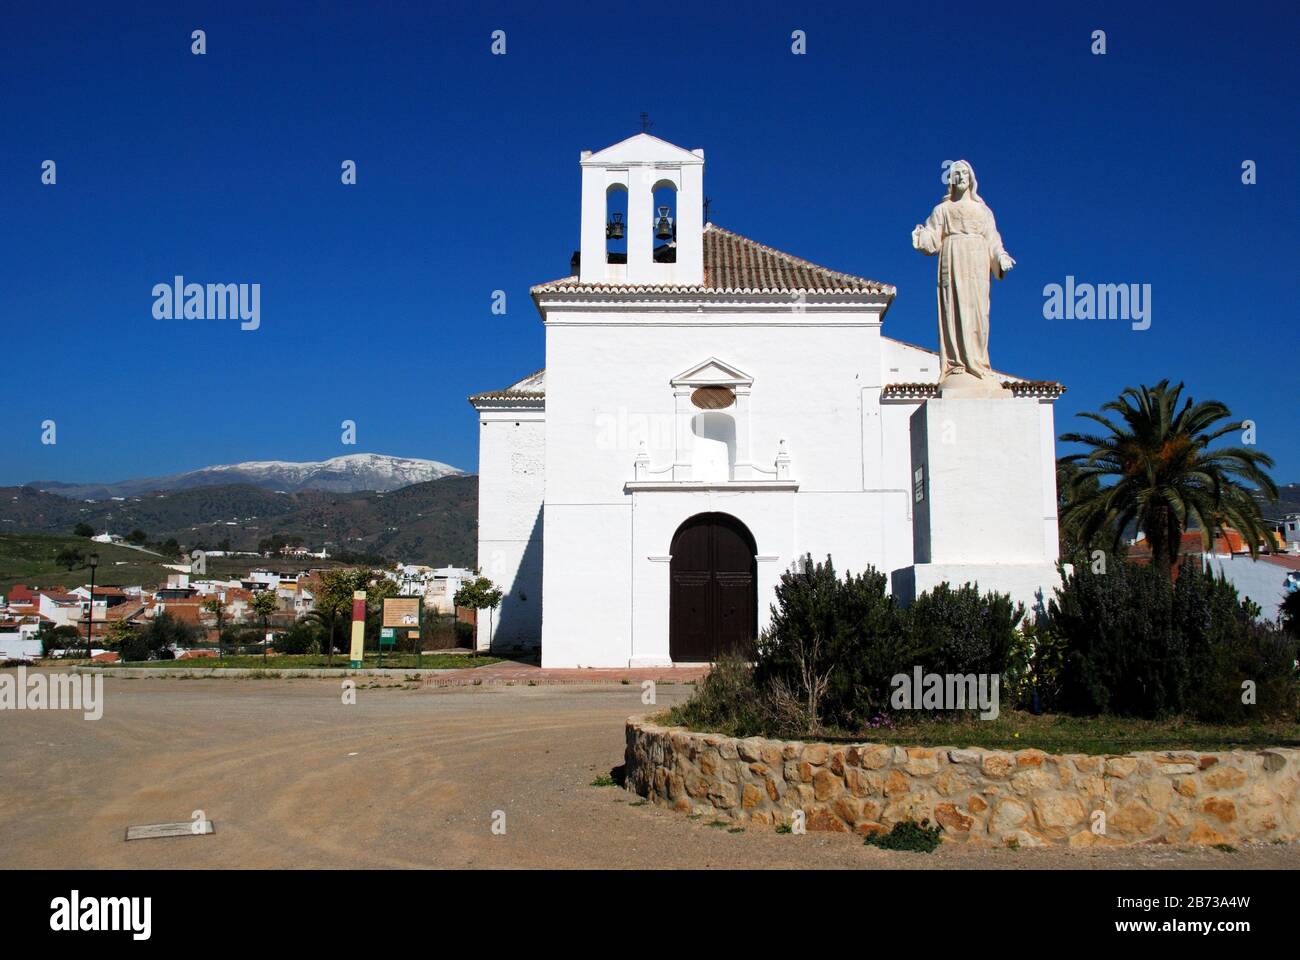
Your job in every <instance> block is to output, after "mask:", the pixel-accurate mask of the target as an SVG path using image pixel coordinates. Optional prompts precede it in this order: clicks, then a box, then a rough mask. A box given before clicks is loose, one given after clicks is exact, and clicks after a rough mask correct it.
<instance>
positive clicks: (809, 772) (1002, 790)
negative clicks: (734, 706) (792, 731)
mask: <svg viewBox="0 0 1300 960" xmlns="http://www.w3.org/2000/svg"><path fill="white" fill-rule="evenodd" d="M626 760H627V768H626V769H627V788H628V789H629V790H632V791H635V792H636V793H638V794H640V795H641V796H643V797H646V798H647V799H649V800H652V801H654V802H655V803H656V804H659V805H660V806H665V807H670V808H671V809H673V810H676V811H679V812H681V813H692V814H700V815H704V816H709V817H713V818H717V819H727V820H734V821H737V822H741V823H750V824H758V825H775V824H779V823H789V822H791V821H792V820H793V818H794V812H795V811H796V810H802V811H803V813H804V819H805V825H806V827H807V829H808V830H833V831H840V832H849V831H853V832H856V833H859V834H867V833H872V832H877V831H885V830H888V829H889V828H890V827H891V826H892V825H893V824H894V823H896V822H897V821H899V820H905V819H912V820H917V821H919V820H922V819H929V820H930V821H931V822H932V823H936V822H937V823H939V824H941V825H942V826H943V828H944V833H943V837H944V839H945V840H946V841H956V842H963V843H973V844H979V845H1003V844H1016V845H1019V846H1022V847H1031V846H1042V845H1046V844H1055V845H1061V846H1070V847H1087V846H1096V845H1117V844H1132V843H1176V844H1217V843H1236V842H1241V841H1247V840H1253V841H1270V840H1296V839H1297V838H1300V750H1294V749H1284V748H1277V749H1268V750H1258V751H1252V750H1231V751H1222V752H1215V753H1200V752H1196V751H1183V750H1180V751H1173V752H1165V753H1134V754H1128V755H1121V756H1090V755H1086V754H1067V755H1062V756H1054V755H1052V754H1047V753H1044V752H1042V751H1041V750H1017V751H1013V752H1008V751H1000V750H984V749H970V750H959V749H955V748H948V747H894V746H886V745H883V744H871V743H861V744H847V745H841V744H834V745H832V744H825V743H801V742H790V741H782V740H768V739H764V738H761V737H753V738H748V739H737V738H733V737H725V736H721V735H718V734H706V733H692V732H691V731H689V730H685V729H683V728H681V727H663V726H659V725H657V724H655V723H652V722H650V721H648V720H646V719H644V718H641V717H632V718H630V719H629V720H628V722H627V752H626ZM1095 811H1101V812H1102V813H1103V814H1104V821H1103V819H1102V818H1099V817H1096V816H1094V812H1095ZM1099 825H1100V826H1102V827H1103V829H1101V830H1098V829H1097V828H1098V826H1099Z"/></svg>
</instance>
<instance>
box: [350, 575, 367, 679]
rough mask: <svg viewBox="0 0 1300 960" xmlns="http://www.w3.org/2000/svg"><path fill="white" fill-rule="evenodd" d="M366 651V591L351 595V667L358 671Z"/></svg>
mask: <svg viewBox="0 0 1300 960" xmlns="http://www.w3.org/2000/svg"><path fill="white" fill-rule="evenodd" d="M365 651H366V591H364V590H357V591H356V592H354V593H353V594H352V657H351V660H352V667H353V669H360V668H361V666H363V664H364V663H365V660H364V658H365Z"/></svg>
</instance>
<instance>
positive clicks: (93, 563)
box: [86, 553, 99, 663]
mask: <svg viewBox="0 0 1300 960" xmlns="http://www.w3.org/2000/svg"><path fill="white" fill-rule="evenodd" d="M97 566H99V554H97V553H92V554H91V555H90V605H89V606H88V607H87V608H86V610H87V613H86V662H88V663H94V662H95V647H94V638H95V568H96V567H97Z"/></svg>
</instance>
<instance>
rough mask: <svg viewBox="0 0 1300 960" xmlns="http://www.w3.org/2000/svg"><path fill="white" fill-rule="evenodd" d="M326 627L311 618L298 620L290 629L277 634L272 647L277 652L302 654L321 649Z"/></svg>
mask: <svg viewBox="0 0 1300 960" xmlns="http://www.w3.org/2000/svg"><path fill="white" fill-rule="evenodd" d="M323 633H324V628H323V627H321V625H320V624H319V623H315V622H314V621H311V620H298V621H297V622H295V623H294V624H293V625H292V626H291V627H289V629H288V630H286V631H284V632H283V633H279V634H276V637H275V639H274V640H272V641H271V647H272V648H273V649H274V650H275V652H276V653H284V654H302V653H310V652H311V651H312V649H313V646H314V647H315V649H317V650H319V649H320V643H321V636H322V634H323Z"/></svg>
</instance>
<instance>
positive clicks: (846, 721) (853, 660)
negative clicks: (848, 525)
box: [754, 557, 922, 733]
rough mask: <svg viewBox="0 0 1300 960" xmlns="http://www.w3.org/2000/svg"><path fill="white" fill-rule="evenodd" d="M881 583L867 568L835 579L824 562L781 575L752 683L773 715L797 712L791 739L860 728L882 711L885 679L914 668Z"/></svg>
mask: <svg viewBox="0 0 1300 960" xmlns="http://www.w3.org/2000/svg"><path fill="white" fill-rule="evenodd" d="M885 585H886V578H885V575H884V574H883V573H880V572H879V571H877V570H875V569H873V568H868V569H867V570H865V571H864V572H862V573H861V574H858V575H856V576H855V575H853V574H852V573H849V574H847V575H846V576H845V577H844V579H843V580H841V579H839V578H838V577H837V576H836V574H835V567H834V564H833V563H832V562H831V558H830V557H827V558H826V562H825V563H818V564H809V565H808V566H807V567H806V568H805V570H804V572H801V573H785V574H783V575H782V577H781V582H780V583H779V584H778V585H777V588H776V604H775V605H773V607H772V618H771V622H770V624H769V626H768V629H767V630H765V631H764V633H763V635H762V636H761V637H759V641H758V661H757V664H756V668H755V673H754V679H755V681H756V683H757V684H758V686H759V687H760V688H761V689H762V690H763V691H764V692H765V693H766V694H767V695H768V696H769V697H770V698H771V699H772V701H773V702H774V703H773V705H774V706H776V705H779V707H780V709H779V710H778V712H780V713H783V714H789V713H790V712H791V710H792V709H795V708H797V709H799V710H801V711H802V714H803V718H804V722H803V726H804V727H805V728H806V729H805V730H803V731H797V732H798V733H804V732H809V731H811V730H816V729H817V728H819V727H820V726H821V725H822V724H823V723H826V724H829V725H831V726H835V727H843V728H852V727H854V726H858V725H861V724H863V723H865V722H866V721H867V720H868V719H870V718H871V717H873V716H876V715H877V714H879V713H881V712H883V711H885V710H887V709H888V707H889V693H890V686H889V680H890V678H891V677H892V676H893V675H894V674H896V673H900V672H904V671H910V670H911V668H912V666H913V665H914V664H916V663H918V662H919V660H918V659H917V657H918V656H919V653H920V650H921V649H922V648H921V645H920V644H918V643H917V642H916V641H915V639H914V637H913V635H912V634H910V633H909V631H907V630H906V629H905V618H904V616H903V614H902V612H901V611H900V610H899V609H898V607H897V606H896V605H895V603H894V600H893V598H892V597H890V596H889V595H888V594H887V593H886V591H885Z"/></svg>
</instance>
